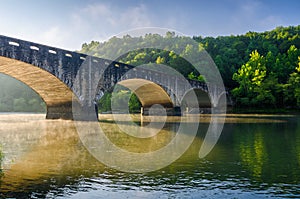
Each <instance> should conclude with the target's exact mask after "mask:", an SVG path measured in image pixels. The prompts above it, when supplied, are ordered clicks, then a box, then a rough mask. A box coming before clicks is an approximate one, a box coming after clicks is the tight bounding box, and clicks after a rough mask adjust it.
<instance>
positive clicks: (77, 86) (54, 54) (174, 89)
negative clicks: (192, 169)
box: [0, 36, 226, 119]
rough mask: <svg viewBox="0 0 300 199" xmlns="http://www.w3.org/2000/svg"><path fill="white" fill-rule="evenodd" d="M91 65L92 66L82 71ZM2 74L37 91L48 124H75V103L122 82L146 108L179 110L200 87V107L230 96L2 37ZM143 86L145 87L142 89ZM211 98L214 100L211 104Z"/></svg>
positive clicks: (165, 76) (150, 72)
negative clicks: (61, 120) (71, 121)
mask: <svg viewBox="0 0 300 199" xmlns="http://www.w3.org/2000/svg"><path fill="white" fill-rule="evenodd" d="M84 65H87V67H82V66H84ZM0 72H1V73H4V74H6V75H9V76H11V77H14V78H16V79H18V80H20V81H21V82H23V83H25V84H27V85H28V86H29V87H31V88H32V89H33V90H34V91H36V92H37V93H38V94H39V95H40V96H41V98H42V99H43V100H44V102H45V103H46V105H47V116H46V118H48V119H58V118H64V119H71V118H73V115H72V99H73V94H74V93H75V96H76V97H75V98H76V99H79V101H80V102H82V101H85V100H88V101H89V102H88V103H89V104H91V101H92V100H93V99H94V97H95V94H96V93H95V92H94V91H96V92H97V93H100V94H103V92H105V91H108V90H110V89H112V88H113V86H114V85H115V84H116V83H118V82H120V81H121V82H120V84H121V85H123V86H125V87H127V88H129V89H131V90H133V91H134V92H135V94H136V95H137V96H138V98H139V100H140V101H141V103H142V106H143V107H144V108H146V109H147V108H149V107H151V106H152V105H153V104H161V105H163V106H164V107H168V108H174V107H176V106H180V105H181V102H182V100H183V99H184V97H185V96H188V95H187V93H188V91H189V90H191V88H199V92H198V93H199V96H200V97H201V98H202V99H203V100H201V101H199V102H200V103H199V105H200V106H204V107H210V106H211V104H210V101H211V102H212V105H213V106H217V105H218V101H219V98H220V97H221V96H223V94H224V96H225V95H226V94H225V93H221V92H219V89H218V88H217V87H215V88H214V89H213V90H212V89H211V88H210V91H212V92H210V93H212V94H210V96H209V97H208V95H207V90H208V88H207V86H206V85H205V84H203V83H200V82H197V81H192V80H189V86H191V87H187V86H186V85H185V84H182V80H181V79H180V78H178V77H177V76H174V75H171V74H166V73H162V72H158V71H154V70H149V69H145V68H144V69H138V70H137V69H134V67H133V66H130V65H126V64H123V63H119V62H115V61H110V60H106V59H101V58H96V57H88V56H87V55H84V54H80V53H76V52H70V51H66V50H62V49H58V48H53V47H49V46H45V45H40V44H36V43H32V42H28V41H23V40H19V39H14V38H10V37H5V36H0ZM138 84H142V85H143V86H139V87H137V85H138ZM210 99H211V100H210Z"/></svg>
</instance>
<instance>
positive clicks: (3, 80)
mask: <svg viewBox="0 0 300 199" xmlns="http://www.w3.org/2000/svg"><path fill="white" fill-rule="evenodd" d="M0 87H1V89H0V112H45V104H44V102H43V101H42V99H41V98H40V97H39V96H38V94H36V93H35V92H34V91H33V90H32V89H30V88H29V87H28V86H26V85H25V84H23V83H21V82H19V81H17V80H16V79H13V78H12V77H8V76H6V75H3V74H1V73H0Z"/></svg>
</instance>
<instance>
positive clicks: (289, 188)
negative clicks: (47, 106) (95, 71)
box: [0, 114, 300, 198]
mask: <svg viewBox="0 0 300 199" xmlns="http://www.w3.org/2000/svg"><path fill="white" fill-rule="evenodd" d="M43 118H44V116H43V115H22V114H10V115H5V114H2V115H1V114H0V145H1V150H2V154H3V155H4V158H3V159H2V162H1V167H2V175H1V174H0V176H1V177H0V198H9V197H14V198H268V197H275V198H289V197H291V198H299V197H300V116H293V115H286V116H279V115H228V116H227V119H226V123H225V125H224V129H223V132H222V134H221V137H220V139H219V140H218V142H217V144H216V146H215V147H214V148H213V150H212V151H211V152H210V153H209V155H208V156H206V157H205V158H203V159H199V158H198V153H199V149H200V146H201V144H202V142H203V137H204V135H205V132H206V130H207V128H208V122H207V121H206V120H203V123H201V124H200V127H199V132H198V136H197V137H196V138H195V139H194V142H193V143H192V145H191V146H190V147H189V149H188V150H187V151H186V153H185V154H184V155H183V156H182V157H181V158H180V159H178V160H177V161H175V162H174V163H172V164H171V165H169V166H167V167H165V168H162V169H160V170H157V171H154V172H150V173H139V174H133V173H125V172H120V171H117V170H114V169H112V168H110V167H108V166H105V165H103V164H102V163H101V162H99V161H98V160H96V159H95V158H94V157H93V156H92V155H91V154H90V153H89V152H88V151H87V150H86V148H85V147H84V146H83V144H82V143H81V141H80V139H79V137H78V134H77V131H76V128H75V126H74V124H73V122H71V121H63V120H57V121H51V120H48V121H45V120H44V119H43ZM208 121H209V120H208ZM102 125H104V126H103V127H104V129H106V130H107V131H108V132H106V134H107V136H108V137H109V138H110V140H111V141H112V142H116V145H118V146H120V147H124V148H125V149H126V150H131V151H135V152H138V151H139V152H147V151H151V150H156V149H158V148H160V147H162V146H163V145H164V144H166V143H168V142H169V141H170V140H171V139H172V138H173V137H174V135H173V132H172V129H176V128H177V126H178V123H177V122H176V120H174V121H170V122H168V123H167V124H166V125H165V129H164V131H163V132H162V133H160V134H159V135H157V136H158V137H156V138H151V139H148V140H143V141H139V140H137V139H134V138H131V137H130V136H127V135H124V134H122V133H120V132H118V130H117V128H116V124H114V123H113V122H104V120H103V122H102Z"/></svg>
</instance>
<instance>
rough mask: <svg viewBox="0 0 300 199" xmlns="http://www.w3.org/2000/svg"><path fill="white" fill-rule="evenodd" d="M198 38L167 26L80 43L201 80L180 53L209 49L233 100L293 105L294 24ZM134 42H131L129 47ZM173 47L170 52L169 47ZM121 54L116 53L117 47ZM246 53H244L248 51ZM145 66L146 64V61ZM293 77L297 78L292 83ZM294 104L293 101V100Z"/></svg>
mask: <svg viewBox="0 0 300 199" xmlns="http://www.w3.org/2000/svg"><path fill="white" fill-rule="evenodd" d="M193 39H194V40H195V41H197V42H198V43H199V45H198V46H195V45H191V44H190V43H189V42H188V38H187V37H181V36H177V35H175V33H172V32H168V33H166V35H165V36H162V35H158V34H146V35H145V36H143V37H131V36H129V35H126V36H124V37H123V38H117V37H113V38H111V39H110V40H109V41H107V42H103V43H99V42H95V41H92V42H91V43H90V44H84V45H83V48H82V51H81V52H83V53H86V52H89V54H91V55H95V56H100V57H103V58H108V59H109V58H115V55H118V54H120V53H121V52H124V53H125V52H126V53H125V54H124V55H122V56H121V57H119V58H118V61H121V62H124V63H127V64H131V65H135V66H137V65H141V64H147V63H157V64H165V65H169V66H171V67H172V68H174V69H175V70H177V71H178V72H180V73H181V74H182V75H184V76H185V77H187V78H190V79H195V80H199V81H205V78H204V77H203V76H202V75H201V74H199V72H198V71H197V70H195V68H193V66H191V65H190V63H188V62H187V61H186V60H185V59H183V56H185V57H189V58H190V57H193V56H195V54H197V53H198V54H199V53H201V52H202V51H203V48H204V49H205V50H206V51H207V52H208V53H209V55H210V56H211V57H212V59H213V60H214V61H215V63H216V65H217V67H218V68H219V70H220V73H221V75H222V78H223V81H224V84H225V86H226V87H227V88H229V89H232V93H233V95H234V96H235V99H236V102H237V105H238V106H251V107H262V106H264V107H265V106H268V107H274V106H275V107H277V108H281V107H286V106H289V107H294V106H296V105H297V103H298V96H299V95H300V94H299V92H300V91H299V88H298V85H299V83H298V82H297V81H298V78H297V77H298V76H297V74H299V72H295V71H294V70H295V68H296V67H297V66H298V57H299V56H300V50H298V49H299V48H300V26H295V27H293V26H290V27H278V28H276V29H274V30H272V31H266V32H262V33H257V32H248V33H246V34H244V35H238V36H219V37H216V38H213V37H201V36H198V37H193ZM132 43H133V44H138V45H139V44H141V46H142V45H143V44H145V43H147V44H149V46H155V47H156V48H157V49H162V50H157V49H143V48H142V47H141V48H140V49H139V50H135V51H130V52H128V53H127V49H132V48H131V47H132V46H130V44H132ZM136 47H138V46H135V48H134V49H138V48H136ZM174 49H175V50H176V52H177V53H174V51H172V50H174ZM121 54H122V53H121ZM249 55H250V57H249ZM149 67H150V66H149ZM297 83H298V84H297ZM298 106H299V105H298Z"/></svg>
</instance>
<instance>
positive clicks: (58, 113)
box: [46, 103, 73, 120]
mask: <svg viewBox="0 0 300 199" xmlns="http://www.w3.org/2000/svg"><path fill="white" fill-rule="evenodd" d="M46 119H66V120H73V113H72V103H70V104H59V105H50V106H49V105H48V106H47V114H46Z"/></svg>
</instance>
